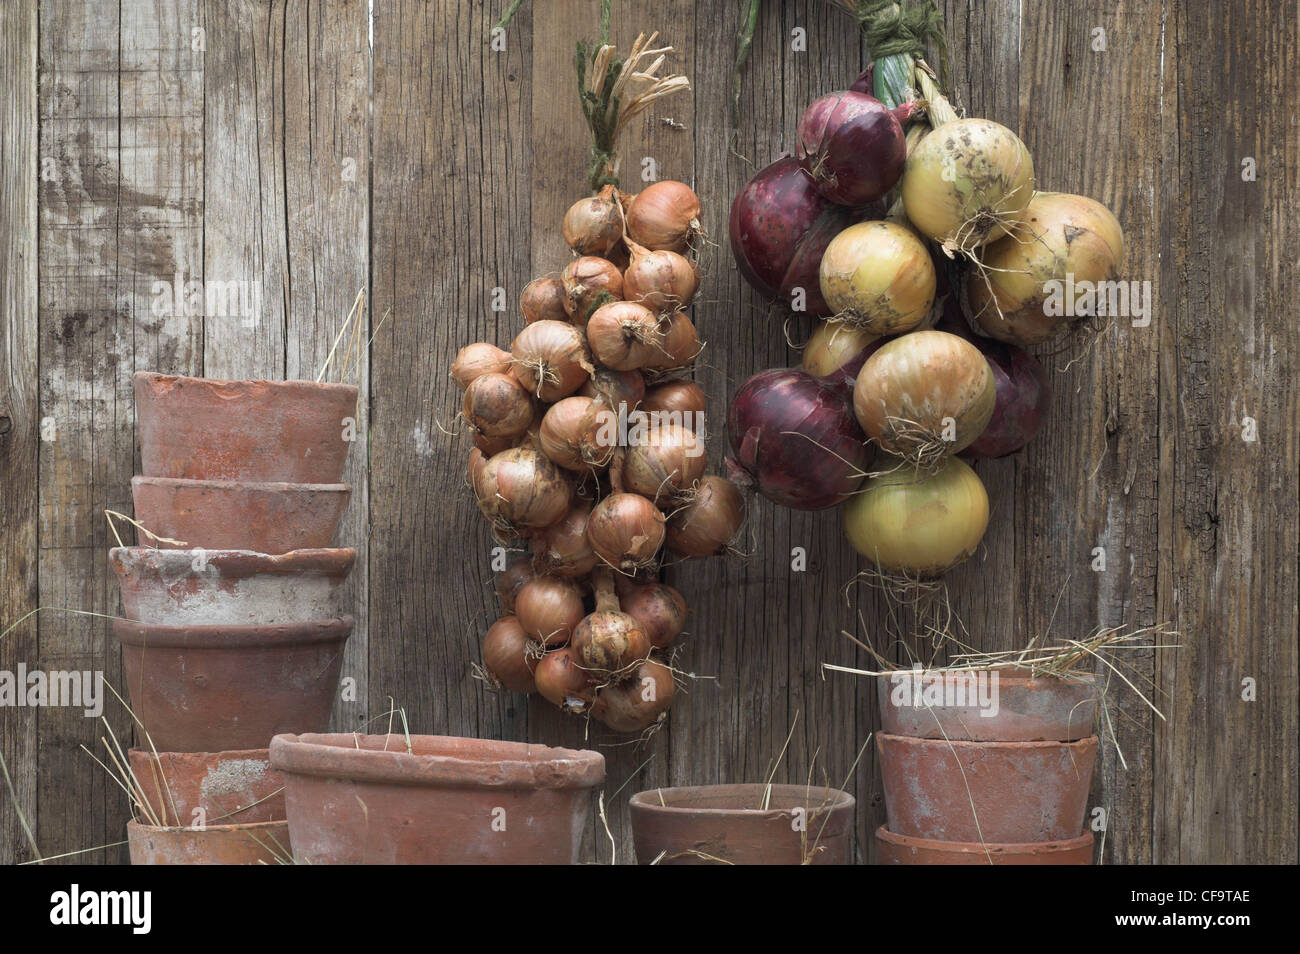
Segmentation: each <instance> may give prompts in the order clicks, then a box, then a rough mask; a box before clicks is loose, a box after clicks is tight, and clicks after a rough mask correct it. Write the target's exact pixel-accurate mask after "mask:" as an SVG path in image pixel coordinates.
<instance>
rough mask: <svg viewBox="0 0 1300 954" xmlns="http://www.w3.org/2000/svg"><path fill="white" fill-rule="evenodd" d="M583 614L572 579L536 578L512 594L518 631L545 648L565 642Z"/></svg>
mask: <svg viewBox="0 0 1300 954" xmlns="http://www.w3.org/2000/svg"><path fill="white" fill-rule="evenodd" d="M586 612H587V610H586V608H585V607H584V606H583V605H582V591H581V590H579V589H578V585H577V584H576V583H574V582H573V580H567V579H560V578H559V577H555V576H535V577H533V578H532V579H531V580H529V581H528V582H527V583H525V584H524V585H523V586H521V587H520V588H519V592H518V593H516V594H515V616H516V617H517V618H518V619H519V626H520V628H522V629H523V631H524V632H525V633H527V634H528V635H529V636H530V637H532V638H533V639H535V640H537V641H538V642H540V643H543V644H544V645H546V646H561V645H563V644H564V643H567V642H568V641H569V637H570V636H572V635H573V628H574V627H575V626H577V625H578V622H579V620H581V619H582V617H583V616H584V615H586Z"/></svg>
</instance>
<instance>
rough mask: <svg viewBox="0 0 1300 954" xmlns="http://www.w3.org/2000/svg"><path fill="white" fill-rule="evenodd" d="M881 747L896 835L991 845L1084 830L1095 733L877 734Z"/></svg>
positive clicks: (1065, 836)
mask: <svg viewBox="0 0 1300 954" xmlns="http://www.w3.org/2000/svg"><path fill="white" fill-rule="evenodd" d="M876 751H877V752H878V753H879V755H880V771H881V775H882V776H883V779H884V789H885V817H886V819H887V820H888V824H889V830H890V831H891V832H894V833H895V834H898V835H909V836H911V837H914V838H930V839H934V840H936V841H973V842H977V843H985V844H992V843H995V842H1016V843H1023V842H1038V841H1062V840H1064V839H1068V838H1077V837H1078V836H1079V833H1080V832H1082V831H1083V820H1084V815H1085V814H1086V813H1087V809H1088V789H1089V787H1090V786H1091V785H1092V768H1093V763H1094V762H1095V761H1096V758H1097V737H1096V736H1092V737H1091V738H1088V739H1083V740H1081V741H1079V742H954V741H946V740H943V739H912V738H908V737H907V736H901V735H889V734H888V733H883V732H880V733H877V734H876ZM972 805H973V806H974V811H973V812H972ZM977 820H978V823H977Z"/></svg>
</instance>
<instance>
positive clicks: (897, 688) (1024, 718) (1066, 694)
mask: <svg viewBox="0 0 1300 954" xmlns="http://www.w3.org/2000/svg"><path fill="white" fill-rule="evenodd" d="M876 695H877V697H878V699H879V702H880V725H881V730H882V731H884V732H888V733H889V734H891V735H907V736H912V737H913V738H919V739H943V738H948V739H954V740H961V741H970V742H1035V741H1051V742H1073V741H1075V740H1077V739H1083V738H1087V737H1088V736H1090V735H1092V734H1093V725H1092V722H1093V714H1094V711H1095V709H1096V701H1097V686H1096V680H1095V678H1094V677H1093V676H1091V675H1086V676H1079V677H1077V678H1069V679H1061V678H1057V677H1054V676H1041V677H1039V678H1037V679H1035V678H1033V676H1032V675H1031V674H1030V673H1029V672H1028V671H1027V670H1023V669H1013V668H1009V667H999V668H997V669H980V670H971V671H968V672H960V673H957V672H953V671H951V670H948V671H945V670H935V671H933V672H917V671H915V670H900V671H899V672H896V673H890V674H889V675H884V676H879V677H877V681H876Z"/></svg>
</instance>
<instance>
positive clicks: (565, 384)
mask: <svg viewBox="0 0 1300 954" xmlns="http://www.w3.org/2000/svg"><path fill="white" fill-rule="evenodd" d="M510 353H511V354H512V355H514V375H515V377H516V378H518V379H519V383H520V384H522V385H523V386H524V387H525V388H527V389H528V391H529V392H530V393H532V394H535V395H537V397H538V398H539V399H540V400H542V401H546V402H548V403H549V402H551V401H558V400H559V399H560V398H562V397H568V396H569V395H570V394H572V393H573V392H574V391H576V390H578V388H580V387H582V386H583V385H584V384H585V383H586V382H587V376H588V375H589V374H590V372H591V371H592V370H594V369H593V367H592V364H591V356H590V355H588V353H587V339H586V337H585V336H584V335H583V333H582V331H581V330H580V329H578V328H575V327H574V326H573V325H571V324H569V323H568V322H566V321H548V320H543V321H535V322H533V323H532V324H531V325H528V326H526V327H525V328H524V330H523V331H521V332H519V334H518V335H517V336H516V337H515V340H514V342H513V343H512V344H511V345H510Z"/></svg>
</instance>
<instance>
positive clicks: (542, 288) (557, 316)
mask: <svg viewBox="0 0 1300 954" xmlns="http://www.w3.org/2000/svg"><path fill="white" fill-rule="evenodd" d="M519 311H520V312H521V313H522V314H523V316H524V322H525V324H530V325H531V324H532V323H533V322H534V321H568V320H569V313H568V311H567V310H565V307H564V282H562V281H560V279H558V278H534V279H533V280H532V281H531V282H529V283H528V284H527V285H525V286H524V290H523V294H521V295H520V296H519Z"/></svg>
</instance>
